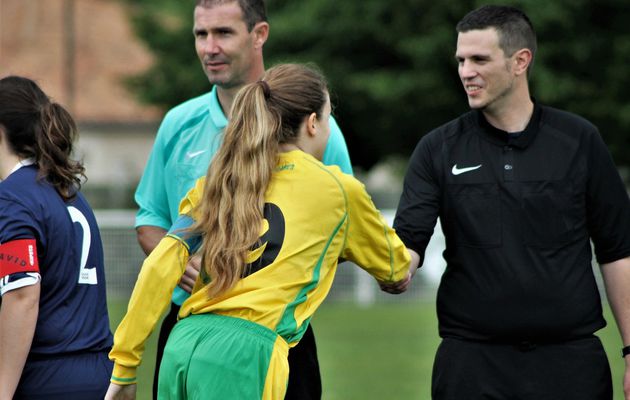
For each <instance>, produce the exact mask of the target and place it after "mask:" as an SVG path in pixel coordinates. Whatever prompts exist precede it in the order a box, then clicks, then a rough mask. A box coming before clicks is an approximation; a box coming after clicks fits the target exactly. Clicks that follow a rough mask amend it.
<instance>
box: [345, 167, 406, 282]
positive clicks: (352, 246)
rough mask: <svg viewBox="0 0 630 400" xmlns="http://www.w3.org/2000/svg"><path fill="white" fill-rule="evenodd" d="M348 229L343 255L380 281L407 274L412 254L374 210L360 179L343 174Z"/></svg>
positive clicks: (402, 277)
mask: <svg viewBox="0 0 630 400" xmlns="http://www.w3.org/2000/svg"><path fill="white" fill-rule="evenodd" d="M343 182H344V189H345V191H346V195H347V202H348V228H347V236H346V244H345V246H344V251H343V253H342V257H343V258H345V259H347V260H349V261H352V262H354V263H355V264H357V265H358V266H359V267H361V268H363V269H364V270H366V271H367V272H368V273H369V274H370V275H372V276H373V277H374V278H376V279H377V280H378V281H381V282H396V281H400V280H402V279H404V278H405V277H406V276H407V271H408V269H409V263H410V261H411V257H410V256H409V252H408V251H407V249H406V248H405V245H404V244H403V242H402V241H401V240H400V238H399V237H398V235H396V232H395V231H394V229H392V228H391V227H390V226H389V225H388V224H387V221H385V218H383V216H382V215H381V213H380V212H379V211H378V210H377V209H376V207H375V206H374V203H373V202H372V199H371V198H370V195H369V194H368V193H367V191H366V190H365V187H364V186H363V184H362V183H361V182H359V181H358V180H356V179H355V178H353V177H351V176H349V175H345V177H344V179H343Z"/></svg>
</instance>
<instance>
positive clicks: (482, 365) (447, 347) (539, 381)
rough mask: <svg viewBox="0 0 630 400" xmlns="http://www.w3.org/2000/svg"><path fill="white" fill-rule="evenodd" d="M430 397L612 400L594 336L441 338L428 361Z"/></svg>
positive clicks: (601, 351) (440, 399) (605, 367)
mask: <svg viewBox="0 0 630 400" xmlns="http://www.w3.org/2000/svg"><path fill="white" fill-rule="evenodd" d="M431 393H432V398H433V400H462V399H466V400H481V399H483V400H507V399H514V400H564V399H566V400H569V399H570V400H611V399H612V378H611V374H610V367H609V364H608V358H607V357H606V353H605V352H604V348H603V346H602V344H601V342H600V340H599V338H597V337H595V336H592V337H588V338H583V339H578V340H571V341H567V342H562V343H553V344H551V343H547V344H530V343H521V344H494V343H485V342H475V341H466V340H460V339H453V338H445V339H443V340H442V343H441V344H440V346H439V348H438V351H437V354H436V356H435V362H434V364H433V379H432V389H431Z"/></svg>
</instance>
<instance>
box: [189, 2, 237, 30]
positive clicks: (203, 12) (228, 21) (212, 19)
mask: <svg viewBox="0 0 630 400" xmlns="http://www.w3.org/2000/svg"><path fill="white" fill-rule="evenodd" d="M236 23H243V24H245V20H244V18H243V12H242V10H241V8H240V6H239V5H238V2H236V1H232V2H227V3H221V4H216V5H214V6H212V7H203V6H197V7H195V11H194V24H195V27H197V25H204V26H205V25H212V26H213V27H216V26H232V25H234V24H236Z"/></svg>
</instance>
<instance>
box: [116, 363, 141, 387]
mask: <svg viewBox="0 0 630 400" xmlns="http://www.w3.org/2000/svg"><path fill="white" fill-rule="evenodd" d="M110 381H111V382H112V383H115V384H117V385H133V384H136V383H137V377H136V367H125V366H123V365H120V364H117V363H114V370H113V371H112V377H111V379H110Z"/></svg>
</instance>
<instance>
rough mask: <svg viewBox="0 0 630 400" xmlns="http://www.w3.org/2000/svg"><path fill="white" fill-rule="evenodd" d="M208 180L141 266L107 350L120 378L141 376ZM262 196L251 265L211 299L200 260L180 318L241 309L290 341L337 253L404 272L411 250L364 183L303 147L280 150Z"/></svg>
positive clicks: (387, 274) (192, 247)
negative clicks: (261, 214) (143, 360)
mask: <svg viewBox="0 0 630 400" xmlns="http://www.w3.org/2000/svg"><path fill="white" fill-rule="evenodd" d="M204 181H205V179H204V178H202V179H200V180H198V181H197V183H196V185H195V187H194V188H193V189H191V191H190V192H189V193H188V194H187V196H186V198H185V199H184V200H182V202H181V205H180V214H181V215H182V217H181V218H180V219H179V220H178V222H177V223H176V224H175V225H174V227H173V228H171V231H170V232H169V234H168V235H167V236H166V237H165V238H164V239H162V241H161V242H160V244H159V245H158V246H157V247H156V248H155V250H154V251H153V252H152V253H151V254H150V256H149V257H148V258H147V259H146V260H145V262H144V264H143V266H142V270H141V272H140V275H139V277H138V281H137V283H136V287H135V288H134V291H133V294H132V296H131V299H130V301H129V308H128V311H127V315H126V316H125V318H124V319H123V321H122V322H121V324H120V326H119V327H118V329H117V330H116V334H115V336H114V347H113V349H112V351H111V353H110V358H111V359H112V360H114V361H115V368H114V374H113V375H114V376H116V377H117V381H118V383H124V381H125V379H130V380H134V379H135V367H137V365H138V364H139V363H140V358H141V355H142V351H143V348H144V342H145V340H146V339H147V337H148V336H149V335H150V333H151V331H152V330H153V329H154V327H155V325H156V324H157V322H158V321H159V319H160V317H161V316H162V315H163V313H164V312H165V311H166V309H167V307H168V306H169V303H170V295H171V293H172V291H173V289H174V288H175V286H176V285H177V283H178V281H179V279H180V277H181V275H182V273H183V271H184V268H185V266H186V263H187V260H188V258H189V256H190V253H191V252H194V251H196V250H197V249H198V247H199V244H200V237H198V236H197V237H193V236H191V235H190V234H187V233H186V231H185V228H187V227H188V226H190V225H191V224H192V223H193V220H194V218H195V215H193V212H194V209H195V206H196V205H197V204H198V203H199V201H200V200H201V197H202V194H203V185H204ZM265 200H266V204H265V209H264V216H265V220H264V222H263V226H262V232H261V239H260V243H261V244H260V245H259V246H258V247H257V248H256V249H253V250H252V252H251V254H250V257H249V260H248V261H250V262H251V264H250V265H249V266H250V269H249V274H248V275H247V276H245V277H244V278H242V279H241V280H240V281H239V282H238V283H237V284H236V285H235V286H234V287H233V288H231V289H230V290H229V291H227V292H225V293H224V294H222V295H221V296H219V297H215V298H209V297H208V295H207V293H208V291H207V287H206V284H207V278H205V276H206V274H205V273H203V268H202V273H201V274H200V277H199V278H198V279H197V283H196V285H195V288H194V290H193V293H192V296H191V297H190V298H189V299H188V300H186V301H185V302H184V304H183V305H182V307H181V309H180V313H179V317H180V318H185V317H187V316H188V315H190V314H201V313H215V314H222V315H227V316H231V317H237V318H243V319H247V320H249V321H252V322H256V323H258V324H260V325H263V326H265V327H267V328H269V329H271V330H272V331H274V332H276V333H277V334H278V335H279V336H281V337H282V338H283V339H284V340H285V341H286V342H287V343H288V344H289V345H290V346H293V345H295V344H296V343H297V342H298V341H299V339H300V338H301V337H302V335H303V334H304V331H305V330H306V327H307V326H308V322H309V321H310V319H311V317H312V316H313V313H314V312H315V310H317V308H318V307H319V306H320V304H321V303H322V302H323V301H324V299H325V297H326V295H327V294H328V292H329V291H330V287H331V285H332V282H333V278H334V276H335V271H336V269H337V263H338V260H339V259H340V258H341V259H345V260H349V261H352V262H354V263H356V264H357V265H359V266H361V268H363V269H365V270H366V271H367V272H369V273H370V274H371V275H372V276H374V277H375V278H376V279H377V280H379V281H382V282H394V281H399V280H402V279H404V278H405V277H406V274H407V271H408V266H409V262H410V258H409V254H408V252H407V250H406V249H405V246H404V244H403V243H402V242H401V240H400V239H399V238H398V236H397V235H396V233H395V232H394V230H393V229H392V228H390V227H389V226H388V224H387V223H386V221H385V220H384V219H383V217H382V216H381V214H380V213H379V212H378V210H377V209H376V208H375V206H374V204H373V203H372V200H371V199H370V197H369V195H368V194H367V192H366V191H365V188H364V186H363V184H361V183H360V182H359V181H358V180H357V179H355V178H354V177H353V176H351V175H347V174H344V173H342V172H341V171H340V170H339V168H338V167H336V166H324V165H323V164H322V163H321V162H319V161H318V160H316V159H315V158H314V157H312V156H311V155H309V154H306V153H304V152H302V151H299V150H296V151H291V152H287V153H281V154H280V156H279V162H278V165H277V167H276V169H275V171H274V173H273V176H272V180H271V183H270V185H269V187H268V189H267V192H266V196H265Z"/></svg>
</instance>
